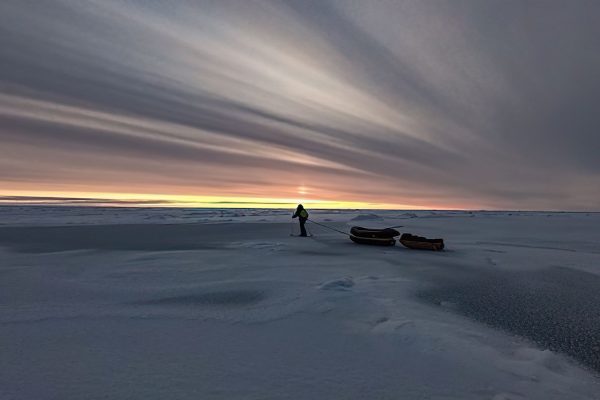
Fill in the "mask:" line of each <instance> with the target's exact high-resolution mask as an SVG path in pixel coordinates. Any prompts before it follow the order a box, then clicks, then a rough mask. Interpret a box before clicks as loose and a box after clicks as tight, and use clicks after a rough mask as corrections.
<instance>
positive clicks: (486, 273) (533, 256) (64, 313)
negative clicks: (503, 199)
mask: <svg viewBox="0 0 600 400" xmlns="http://www.w3.org/2000/svg"><path fill="white" fill-rule="evenodd" d="M290 215H291V213H290V212H288V211H287V210H202V209H114V208H77V207H0V217H1V219H0V220H1V221H2V223H1V224H0V257H1V258H0V343H1V344H2V345H1V346H0V371H2V374H0V399H4V398H6V399H13V398H15V399H21V398H27V399H29V398H57V399H58V398H60V399H80V398H86V399H100V398H140V399H154V398H155V399H164V398H174V399H175V398H177V399H187V398H190V399H197V398H203V399H210V398H218V399H225V398H227V399H231V398H240V399H253V398H255V399H263V398H278V399H279V398H289V399H315V398H330V399H338V398H339V399H348V398H356V399H358V398H377V399H388V398H389V399H429V398H450V399H493V400H501V399H564V398H569V399H597V398H598V393H600V384H599V382H600V379H599V378H598V374H599V373H600V364H598V360H600V319H599V318H598V316H600V297H599V296H600V295H599V293H600V276H599V275H600V270H599V261H600V255H599V252H600V228H598V227H599V226H600V215H599V214H594V213H536V212H445V211H410V212H405V211H376V212H371V211H368V212H365V211H360V210H357V211H340V210H332V211H318V210H316V211H313V212H311V218H314V219H315V220H316V221H322V222H325V223H326V224H328V225H330V226H332V227H334V228H336V229H340V230H349V228H350V227H351V226H352V225H353V224H355V223H358V222H359V221H360V224H361V225H363V224H365V223H366V224H367V225H368V226H367V227H385V226H394V225H404V227H403V228H402V229H401V231H402V232H410V233H413V234H419V235H424V236H435V237H444V238H445V240H446V243H447V247H448V251H445V252H439V253H435V252H431V253H430V252H419V251H411V250H408V249H405V248H403V247H401V246H396V247H392V248H380V247H369V246H361V245H357V244H354V243H352V242H350V241H349V240H348V239H347V238H346V237H344V236H343V235H340V234H338V233H336V232H332V231H329V230H326V229H324V228H321V227H319V226H316V225H312V224H310V223H309V225H308V227H309V229H310V230H311V232H312V233H313V234H314V237H312V238H299V237H292V236H290V235H289V234H290V228H291V229H292V230H293V231H294V230H295V232H296V233H297V230H298V227H297V222H296V221H294V223H293V224H292V225H290V221H289V220H290ZM361 216H362V217H361ZM365 216H367V217H368V218H367V217H365ZM357 217H358V218H357ZM559 232H560V234H559ZM565 232H568V234H567V233H565Z"/></svg>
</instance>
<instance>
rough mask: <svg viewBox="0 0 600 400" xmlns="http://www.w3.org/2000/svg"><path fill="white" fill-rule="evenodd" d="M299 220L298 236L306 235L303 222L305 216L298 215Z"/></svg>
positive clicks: (304, 221)
mask: <svg viewBox="0 0 600 400" xmlns="http://www.w3.org/2000/svg"><path fill="white" fill-rule="evenodd" d="M298 219H299V220H300V236H306V228H305V227H304V224H305V223H306V220H307V218H302V217H298Z"/></svg>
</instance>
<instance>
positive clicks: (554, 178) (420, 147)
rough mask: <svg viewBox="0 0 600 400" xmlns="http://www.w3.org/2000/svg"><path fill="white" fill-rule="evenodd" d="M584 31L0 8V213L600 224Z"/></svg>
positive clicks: (594, 55) (27, 1)
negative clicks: (133, 209)
mask: <svg viewBox="0 0 600 400" xmlns="http://www.w3.org/2000/svg"><path fill="white" fill-rule="evenodd" d="M599 18H600V2H598V1H595V0H591V1H585V0H573V1H564V0H560V1H553V0H542V1H526V0H519V1H510V0H502V1H491V0H473V1H461V0H448V1H442V0H418V1H400V0H395V1H391V0H379V1H376V0H372V1H360V0H341V1H327V0H316V1H311V0H297V1H244V0H239V1H228V0H213V1H208V0H207V1H192V0H187V1H186V0H181V1H175V0H168V1H167V0H165V1H159V0H147V1H142V0H139V1H136V0H128V1H124V0H123V1H112V0H97V1H87V0H72V1H62V0H47V1H38V0H3V1H1V2H0V203H7V202H10V203H52V204H54V203H68V204H90V203H107V204H115V205H120V204H134V203H137V204H157V205H207V206H228V205H235V206H245V205H247V206H252V205H263V206H275V207H276V206H288V205H289V204H292V203H295V202H299V201H303V202H306V203H308V204H310V205H312V206H322V207H323V208H325V207H351V208H424V209H519V210H526V209H528V210H574V211H578V210H579V211H583V210H596V211H598V210H600V156H599V153H600V108H599V106H600V73H599V72H598V71H600V24H599V23H598V19H599Z"/></svg>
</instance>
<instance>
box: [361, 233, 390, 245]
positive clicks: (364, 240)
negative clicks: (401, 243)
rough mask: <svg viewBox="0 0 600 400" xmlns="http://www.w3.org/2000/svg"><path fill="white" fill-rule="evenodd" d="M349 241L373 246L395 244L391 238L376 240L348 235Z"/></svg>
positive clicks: (374, 238)
mask: <svg viewBox="0 0 600 400" xmlns="http://www.w3.org/2000/svg"><path fill="white" fill-rule="evenodd" d="M350 240H352V241H353V242H354V243H358V244H370V245H374V246H393V245H395V244H396V239H394V238H393V237H392V238H376V237H360V236H354V235H350Z"/></svg>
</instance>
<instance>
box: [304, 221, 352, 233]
mask: <svg viewBox="0 0 600 400" xmlns="http://www.w3.org/2000/svg"><path fill="white" fill-rule="evenodd" d="M306 220H307V221H309V222H312V223H313V224H316V225H319V226H322V227H323V228H327V229H330V230H332V231H335V232H338V233H341V234H342V235H346V236H350V234H349V233H347V232H343V231H340V230H339V229H335V228H332V227H330V226H327V225H324V224H320V223H318V222H315V221H313V220H312V219H308V218H307V219H306Z"/></svg>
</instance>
